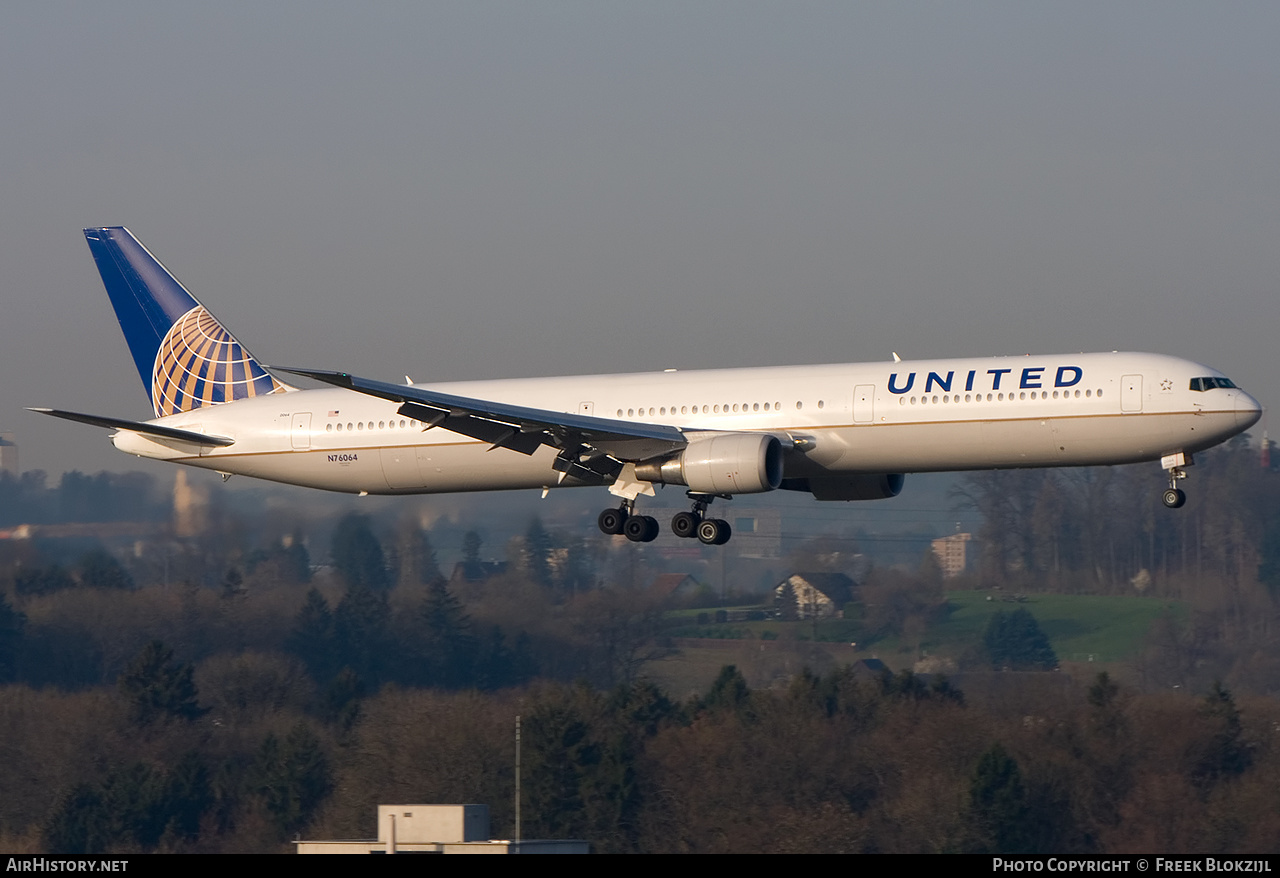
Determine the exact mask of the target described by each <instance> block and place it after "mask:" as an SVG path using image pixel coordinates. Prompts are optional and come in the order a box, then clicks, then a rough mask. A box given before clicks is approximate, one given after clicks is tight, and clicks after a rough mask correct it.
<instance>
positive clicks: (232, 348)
mask: <svg viewBox="0 0 1280 878" xmlns="http://www.w3.org/2000/svg"><path fill="white" fill-rule="evenodd" d="M284 389H285V387H284V385H283V384H281V383H280V382H279V381H276V379H275V378H273V377H271V375H269V374H268V373H267V371H266V370H265V369H263V368H262V366H261V365H259V364H258V361H257V360H255V359H254V358H253V355H251V354H250V353H249V352H248V351H246V350H245V349H244V347H243V346H242V345H241V344H240V342H238V341H236V339H235V337H234V336H233V335H232V334H231V333H230V332H227V330H226V329H225V328H224V327H223V326H222V324H221V323H219V322H218V320H217V318H215V317H214V316H213V315H212V314H210V313H209V312H208V311H206V310H205V308H204V306H203V305H197V306H196V307H194V308H192V309H191V310H190V311H188V312H187V313H186V314H183V315H182V316H181V317H180V318H178V320H177V322H176V323H174V324H173V326H171V327H170V328H169V331H168V332H167V333H166V334H165V337H164V339H163V340H162V341H161V342H160V349H159V350H158V351H157V352H156V362H155V368H154V370H153V371H152V379H151V405H152V408H153V409H154V411H155V413H156V417H164V416H165V415H174V414H177V413H179V412H189V411H191V410H192V409H197V408H201V407H203V406H208V405H218V404H219V403H224V402H231V401H232V400H236V399H247V398H249V397H251V396H265V395H266V394H268V393H276V392H279V391H283V390H284Z"/></svg>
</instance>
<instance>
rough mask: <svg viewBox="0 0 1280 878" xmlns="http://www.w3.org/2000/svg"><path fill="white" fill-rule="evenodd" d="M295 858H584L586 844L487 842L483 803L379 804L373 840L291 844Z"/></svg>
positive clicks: (486, 808) (493, 840)
mask: <svg viewBox="0 0 1280 878" xmlns="http://www.w3.org/2000/svg"><path fill="white" fill-rule="evenodd" d="M294 844H295V845H297V846H298V853H300V854H585V853H589V850H588V845H587V843H586V842H585V841H573V840H564V839H555V840H546V839H530V840H525V839H522V840H520V841H512V840H510V839H492V838H489V806H488V805H379V806H378V837H377V838H358V839H340V840H334V841H295V842H294Z"/></svg>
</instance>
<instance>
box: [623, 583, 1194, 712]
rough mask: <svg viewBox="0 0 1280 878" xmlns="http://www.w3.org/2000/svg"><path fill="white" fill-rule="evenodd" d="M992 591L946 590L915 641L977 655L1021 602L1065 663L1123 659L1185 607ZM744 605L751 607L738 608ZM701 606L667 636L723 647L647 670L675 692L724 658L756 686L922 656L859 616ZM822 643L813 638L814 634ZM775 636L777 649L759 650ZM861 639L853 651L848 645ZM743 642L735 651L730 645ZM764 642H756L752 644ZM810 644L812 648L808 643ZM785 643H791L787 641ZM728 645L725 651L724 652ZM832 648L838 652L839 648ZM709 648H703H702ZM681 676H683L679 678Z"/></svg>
mask: <svg viewBox="0 0 1280 878" xmlns="http://www.w3.org/2000/svg"><path fill="white" fill-rule="evenodd" d="M989 595H991V592H987V591H956V592H950V593H949V594H948V595H947V602H948V606H949V612H948V613H947V614H946V616H945V617H943V618H941V619H938V620H936V621H935V622H934V623H933V624H932V625H930V626H929V628H928V630H927V631H925V632H924V633H923V635H922V636H920V638H919V640H918V645H919V650H920V652H923V653H927V654H929V655H931V656H938V657H949V658H954V659H960V660H963V659H966V658H968V659H972V658H973V657H974V656H975V655H977V653H978V650H979V649H980V648H981V644H982V635H983V632H984V631H985V630H986V627H987V623H988V622H989V621H990V619H991V617H992V616H993V615H994V614H995V613H996V612H998V611H1000V610H1004V611H1005V612H1011V611H1013V610H1015V609H1018V608H1022V609H1025V610H1027V611H1028V612H1030V613H1031V615H1033V616H1035V618H1036V621H1037V622H1038V623H1039V624H1040V627H1041V628H1042V629H1043V630H1044V632H1045V634H1046V635H1047V636H1048V638H1049V641H1050V642H1051V643H1052V644H1053V649H1054V651H1055V652H1056V653H1057V655H1058V659H1059V660H1060V661H1063V662H1100V663H1105V662H1122V661H1126V660H1129V659H1132V658H1134V657H1135V656H1136V655H1137V654H1138V653H1139V652H1140V651H1141V649H1142V646H1143V642H1144V640H1145V638H1146V636H1147V632H1148V631H1149V630H1150V629H1151V624H1152V622H1154V621H1155V620H1156V619H1157V618H1158V617H1159V616H1160V615H1161V614H1162V613H1165V612H1170V613H1173V614H1174V615H1176V616H1178V617H1182V616H1183V615H1184V614H1185V612H1186V610H1185V607H1184V606H1183V605H1182V604H1180V603H1178V602H1176V601H1162V600H1155V599H1151V598H1140V597H1128V596H1124V597H1113V596H1097V595H1060V594H1029V595H1026V596H1025V598H1024V599H1023V600H1019V601H1005V600H1000V599H999V598H998V597H997V598H996V599H995V600H988V599H987V598H988V596H989ZM733 609H739V610H745V609H748V608H745V607H743V608H733ZM699 612H703V613H714V612H715V611H714V610H701V611H699V610H682V611H677V612H674V613H672V614H670V615H668V617H667V618H668V623H669V625H670V627H669V628H668V629H667V631H665V632H664V633H665V634H666V635H667V636H669V637H678V638H700V639H704V640H719V641H721V642H722V643H723V646H720V647H717V648H711V647H710V644H708V645H707V647H705V648H702V647H693V646H691V645H688V646H686V647H685V648H684V649H682V650H679V651H677V652H675V653H673V654H672V655H670V656H668V657H667V658H665V659H663V660H661V661H659V662H655V663H654V664H653V665H651V666H650V668H649V669H648V670H649V672H650V673H654V674H655V676H657V677H664V678H667V680H668V681H669V682H671V683H673V684H675V688H676V689H677V691H693V690H696V689H698V688H699V687H700V686H705V685H707V684H709V682H710V679H713V678H714V674H715V672H716V671H718V670H719V667H720V666H721V665H722V664H729V663H737V664H739V665H740V666H744V667H743V670H744V672H746V671H748V669H751V670H754V672H755V673H754V674H752V673H749V674H748V676H749V677H754V678H755V679H754V681H753V682H754V683H755V684H756V685H760V684H765V683H766V682H767V681H776V680H777V679H778V678H779V675H780V674H787V673H790V672H793V671H794V670H795V668H793V667H792V665H794V664H796V663H797V662H798V661H807V662H808V663H809V664H810V666H811V667H820V666H822V665H824V664H828V663H830V662H832V661H834V662H835V663H837V664H840V663H844V662H847V661H852V660H853V659H856V658H866V657H870V656H878V657H879V658H882V659H884V660H885V662H886V663H888V664H889V665H890V667H893V668H895V669H899V668H904V667H908V668H909V667H911V665H912V664H913V663H914V661H915V660H916V659H917V658H918V657H919V656H920V652H917V649H916V643H917V641H915V640H913V641H912V642H911V643H910V644H908V643H906V642H904V641H902V640H899V639H898V638H885V639H881V640H872V639H870V638H868V637H866V636H865V633H864V632H861V631H860V630H859V629H860V625H859V623H858V622H857V621H856V620H832V621H829V622H820V623H818V625H817V626H816V633H817V637H816V638H815V637H814V633H815V626H814V625H813V623H811V622H780V621H777V620H773V619H770V620H767V621H761V622H728V623H722V624H718V625H716V624H705V625H698V624H697V623H696V619H697V615H698V613H699ZM815 639H816V640H817V641H819V643H813V642H812V641H814V640H815ZM770 641H782V642H781V643H776V646H777V647H779V648H780V649H767V650H766V651H764V652H761V649H762V648H763V647H764V646H766V644H768V642H770ZM853 641H857V642H858V649H857V650H856V651H851V650H849V647H848V644H850V643H851V642H853ZM734 642H737V643H740V645H741V649H740V650H735V649H734V648H732V647H731V644H732V643H734ZM753 642H754V643H759V644H760V645H759V646H757V647H754V648H753V647H752V645H751V644H752V643H753ZM805 642H809V644H810V646H808V647H806V646H804V643H805ZM787 644H792V645H791V646H788V645H787ZM726 650H728V651H726ZM832 650H835V651H834V652H833V651H832ZM704 653H705V654H704ZM677 681H678V682H677Z"/></svg>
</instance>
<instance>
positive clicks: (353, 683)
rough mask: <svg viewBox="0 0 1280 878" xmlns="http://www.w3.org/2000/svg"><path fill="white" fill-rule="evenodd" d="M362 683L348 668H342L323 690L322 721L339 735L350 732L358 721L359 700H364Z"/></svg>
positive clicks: (358, 676)
mask: <svg viewBox="0 0 1280 878" xmlns="http://www.w3.org/2000/svg"><path fill="white" fill-rule="evenodd" d="M364 694H365V692H364V682H363V681H362V680H361V679H360V675H359V674H357V673H356V672H355V671H353V670H351V669H350V668H343V669H342V670H341V671H339V672H338V675H337V676H336V677H334V678H333V681H332V682H331V683H329V685H328V686H327V687H326V688H325V691H324V700H323V702H322V704H321V711H322V714H323V717H324V720H325V721H326V722H328V723H331V724H333V725H334V726H336V727H337V729H338V731H339V732H341V733H344V734H345V733H347V732H350V731H351V730H352V729H353V728H355V725H356V722H357V721H358V720H359V719H360V699H361V698H364Z"/></svg>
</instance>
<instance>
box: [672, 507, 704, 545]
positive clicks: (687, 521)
mask: <svg viewBox="0 0 1280 878" xmlns="http://www.w3.org/2000/svg"><path fill="white" fill-rule="evenodd" d="M701 521H702V519H701V518H699V517H698V516H696V515H694V514H693V513H692V512H677V513H676V514H675V517H673V518H672V519H671V532H672V533H673V534H675V535H676V536H678V537H680V539H682V540H687V539H689V538H690V537H694V536H697V534H698V524H699V523H700V522H701Z"/></svg>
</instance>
